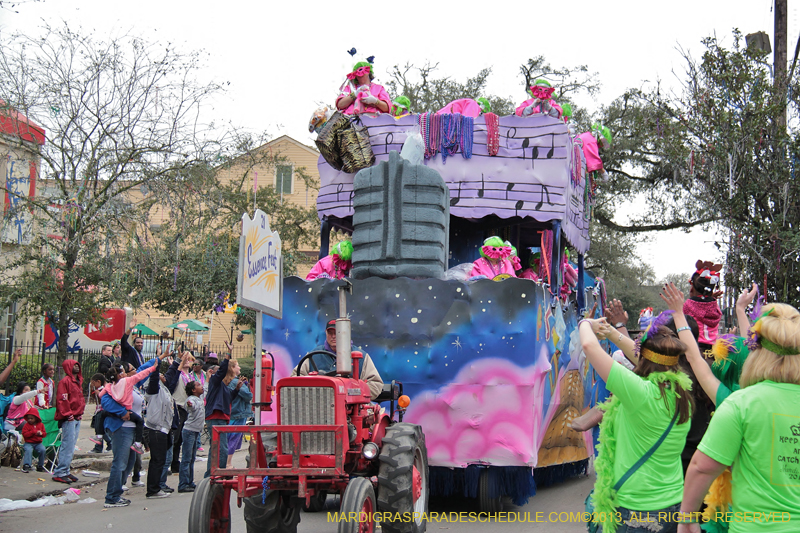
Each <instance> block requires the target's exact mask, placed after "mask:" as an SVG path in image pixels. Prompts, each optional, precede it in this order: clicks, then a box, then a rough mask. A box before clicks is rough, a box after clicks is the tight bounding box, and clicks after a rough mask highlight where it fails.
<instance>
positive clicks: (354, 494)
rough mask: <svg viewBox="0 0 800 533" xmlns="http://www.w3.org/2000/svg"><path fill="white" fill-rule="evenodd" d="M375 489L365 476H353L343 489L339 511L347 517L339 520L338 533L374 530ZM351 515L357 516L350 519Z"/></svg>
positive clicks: (372, 532) (365, 532)
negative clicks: (354, 518)
mask: <svg viewBox="0 0 800 533" xmlns="http://www.w3.org/2000/svg"><path fill="white" fill-rule="evenodd" d="M375 509H376V506H375V491H374V490H373V489H372V483H370V482H369V480H368V479H367V478H363V477H354V478H353V479H351V480H350V482H349V483H348V484H347V488H346V489H344V496H342V506H341V508H340V509H339V511H340V512H341V513H342V515H343V516H345V517H347V518H346V519H344V520H340V521H339V533H374V532H375V519H374V517H375ZM351 517H358V518H357V519H356V520H352V519H351Z"/></svg>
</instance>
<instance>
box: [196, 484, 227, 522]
mask: <svg viewBox="0 0 800 533" xmlns="http://www.w3.org/2000/svg"><path fill="white" fill-rule="evenodd" d="M230 501H231V491H230V489H227V490H226V489H225V487H223V486H222V485H217V484H214V483H211V478H208V477H207V478H205V479H204V480H202V481H201V482H200V483H198V484H197V488H196V489H195V491H194V494H192V503H191V504H190V505H189V533H230V531H231V505H230Z"/></svg>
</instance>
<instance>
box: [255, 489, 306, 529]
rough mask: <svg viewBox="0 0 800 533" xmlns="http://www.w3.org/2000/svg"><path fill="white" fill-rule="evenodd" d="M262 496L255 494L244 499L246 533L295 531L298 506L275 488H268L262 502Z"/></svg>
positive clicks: (298, 511)
mask: <svg viewBox="0 0 800 533" xmlns="http://www.w3.org/2000/svg"><path fill="white" fill-rule="evenodd" d="M262 497H263V495H262V494H256V495H255V496H251V497H249V498H245V499H244V522H245V524H246V525H247V533H296V532H297V524H298V523H299V522H300V506H299V505H294V504H292V503H291V502H290V501H289V499H288V498H287V497H285V496H284V495H283V494H281V493H280V491H277V490H268V491H267V497H266V499H265V500H264V502H265V503H263V504H262V503H261V501H262Z"/></svg>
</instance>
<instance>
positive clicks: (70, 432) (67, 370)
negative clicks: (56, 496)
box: [53, 359, 86, 483]
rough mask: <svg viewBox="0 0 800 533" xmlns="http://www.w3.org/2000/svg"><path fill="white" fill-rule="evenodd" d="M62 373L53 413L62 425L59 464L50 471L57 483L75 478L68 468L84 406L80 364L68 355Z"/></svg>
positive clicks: (74, 479)
mask: <svg viewBox="0 0 800 533" xmlns="http://www.w3.org/2000/svg"><path fill="white" fill-rule="evenodd" d="M62 366H63V368H64V377H63V378H61V381H59V382H58V388H57V389H56V415H55V419H56V420H58V424H59V426H60V427H61V432H62V433H61V449H60V451H59V453H58V466H56V469H55V470H54V471H53V481H58V482H60V483H73V482H75V481H78V478H77V477H76V476H73V475H72V474H70V472H69V466H70V464H71V463H72V456H73V454H74V453H75V443H76V442H77V440H78V431H79V430H80V427H81V417H83V410H84V408H85V407H86V400H85V399H84V398H83V376H82V375H81V365H80V363H78V362H77V361H76V360H75V359H67V360H66V361H64V363H62Z"/></svg>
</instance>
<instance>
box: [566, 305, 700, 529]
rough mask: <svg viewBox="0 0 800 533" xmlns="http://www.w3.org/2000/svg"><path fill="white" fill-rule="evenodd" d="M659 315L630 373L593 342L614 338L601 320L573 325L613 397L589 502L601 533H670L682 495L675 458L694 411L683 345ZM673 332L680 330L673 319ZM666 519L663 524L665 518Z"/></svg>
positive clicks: (606, 406) (603, 427) (605, 408)
mask: <svg viewBox="0 0 800 533" xmlns="http://www.w3.org/2000/svg"><path fill="white" fill-rule="evenodd" d="M669 318H670V313H669V312H665V313H662V314H661V315H659V316H658V318H656V319H655V320H654V321H653V322H652V323H651V325H650V327H649V328H648V330H647V331H646V332H645V333H644V334H643V335H642V337H641V338H640V340H639V341H637V346H636V352H637V353H636V355H637V356H638V362H637V364H636V367H635V369H634V370H633V371H631V370H628V369H627V368H626V367H624V366H622V365H620V364H615V362H614V360H613V359H612V358H611V356H610V355H609V354H608V353H606V351H605V350H604V349H603V347H602V346H601V345H600V343H599V342H598V338H605V337H606V336H608V335H611V334H614V333H615V330H614V329H613V328H611V326H609V325H608V324H607V323H606V321H605V318H601V319H597V320H582V321H581V322H580V324H579V325H578V328H579V332H580V339H581V345H582V347H583V351H584V353H585V354H586V358H587V360H588V361H589V363H591V365H592V367H593V368H594V369H595V371H596V372H597V374H598V375H599V376H600V377H601V378H602V379H603V380H605V382H606V387H607V388H608V390H609V391H610V392H611V393H612V394H613V396H612V397H611V399H609V400H608V401H607V402H606V403H605V404H603V405H602V406H601V409H602V410H603V411H605V414H604V416H603V422H602V423H601V424H600V441H599V445H598V456H597V460H596V461H595V469H596V471H597V481H596V482H595V486H594V491H593V492H592V494H591V495H590V496H589V499H588V500H587V503H591V504H592V505H593V506H594V517H595V520H594V523H595V524H597V525H600V526H602V529H603V532H604V533H612V532H620V533H621V532H623V531H624V532H629V533H633V532H637V533H639V532H641V533H644V532H648V531H659V532H661V533H674V532H675V531H676V529H677V523H676V522H675V521H674V520H673V519H672V517H673V516H674V515H675V514H676V513H677V511H678V509H679V506H680V502H681V496H682V494H683V469H682V466H681V452H682V451H683V448H684V444H685V443H686V435H687V433H688V432H689V426H690V423H689V422H690V421H691V415H692V409H693V407H694V405H693V400H692V396H691V394H690V393H689V390H690V389H691V379H690V378H689V376H688V375H686V374H685V373H684V372H682V371H681V367H680V363H679V361H680V356H681V355H682V354H683V353H684V352H685V351H686V344H685V343H683V342H681V340H679V339H678V337H677V336H676V335H675V333H674V332H673V331H672V330H670V329H669V328H668V327H666V326H665V324H666V323H667V322H668V321H669ZM675 325H676V326H678V329H680V328H681V326H685V325H686V321H685V319H684V320H683V321H682V322H681V321H680V320H679V317H675ZM664 517H666V518H664Z"/></svg>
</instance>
